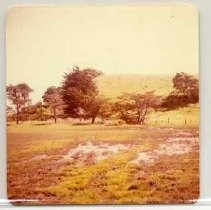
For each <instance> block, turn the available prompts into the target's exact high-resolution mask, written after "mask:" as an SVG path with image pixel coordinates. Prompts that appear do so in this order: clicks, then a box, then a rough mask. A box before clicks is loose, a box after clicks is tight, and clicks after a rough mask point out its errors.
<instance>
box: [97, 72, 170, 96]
mask: <svg viewBox="0 0 211 210" xmlns="http://www.w3.org/2000/svg"><path fill="white" fill-rule="evenodd" d="M97 85H98V89H99V91H100V94H102V95H104V96H106V97H108V98H115V97H117V96H120V95H121V94H122V93H123V92H127V93H144V92H147V91H151V90H156V92H155V93H156V94H157V95H167V94H169V93H170V92H171V90H172V77H171V76H146V75H135V74H128V75H127V74H113V75H103V76H100V77H99V78H97Z"/></svg>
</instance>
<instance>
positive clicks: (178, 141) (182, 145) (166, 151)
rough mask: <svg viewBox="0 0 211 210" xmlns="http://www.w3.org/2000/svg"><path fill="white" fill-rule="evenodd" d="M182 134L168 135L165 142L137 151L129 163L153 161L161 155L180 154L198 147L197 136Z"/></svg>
mask: <svg viewBox="0 0 211 210" xmlns="http://www.w3.org/2000/svg"><path fill="white" fill-rule="evenodd" d="M180 134H181V133H180ZM183 135H184V136H186V137H170V138H168V139H167V141H166V142H165V143H161V144H160V145H158V148H156V149H154V150H152V151H148V152H141V153H139V154H138V156H137V157H136V158H135V159H134V160H132V161H130V163H132V164H140V163H141V162H142V163H143V162H145V163H153V162H155V161H156V160H157V159H159V158H160V157H163V156H171V155H182V154H187V153H189V152H192V151H195V150H196V149H198V138H195V137H190V134H189V133H183Z"/></svg>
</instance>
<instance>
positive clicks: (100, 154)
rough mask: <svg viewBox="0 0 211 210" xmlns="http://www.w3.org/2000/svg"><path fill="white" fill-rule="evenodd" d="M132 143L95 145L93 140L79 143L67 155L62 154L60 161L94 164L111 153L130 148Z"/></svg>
mask: <svg viewBox="0 0 211 210" xmlns="http://www.w3.org/2000/svg"><path fill="white" fill-rule="evenodd" d="M129 147H130V145H125V144H113V145H111V144H106V143H105V144H103V143H102V144H98V145H94V144H93V143H92V142H91V141H88V142H86V143H84V144H79V145H78V146H77V147H75V148H72V149H70V150H69V152H68V153H67V154H66V155H63V156H62V159H61V160H59V161H68V162H73V163H74V164H75V163H77V164H80V165H81V164H82V165H84V164H92V163H96V162H98V161H101V160H104V159H107V158H109V157H110V156H111V155H114V154H117V153H118V152H121V151H126V150H128V149H129Z"/></svg>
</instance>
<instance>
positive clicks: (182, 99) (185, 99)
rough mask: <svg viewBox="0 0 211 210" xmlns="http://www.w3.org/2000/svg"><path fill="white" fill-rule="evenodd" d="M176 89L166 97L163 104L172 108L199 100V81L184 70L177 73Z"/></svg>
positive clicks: (174, 84) (174, 81)
mask: <svg viewBox="0 0 211 210" xmlns="http://www.w3.org/2000/svg"><path fill="white" fill-rule="evenodd" d="M172 82H173V88H174V90H173V91H172V92H171V93H170V94H169V95H168V96H167V97H166V98H165V100H164V103H163V106H164V107H166V108H168V109H172V108H177V107H183V106H187V105H188V104H190V103H198V102H199V81H198V79H197V78H195V77H193V76H192V75H188V74H186V73H184V72H181V73H177V74H176V75H175V76H174V77H173V79H172Z"/></svg>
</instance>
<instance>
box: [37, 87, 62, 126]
mask: <svg viewBox="0 0 211 210" xmlns="http://www.w3.org/2000/svg"><path fill="white" fill-rule="evenodd" d="M42 98H43V102H44V106H45V107H47V108H50V109H51V111H52V113H53V117H54V122H55V123H57V115H58V112H59V111H60V112H61V110H62V109H63V106H64V102H63V99H62V89H61V88H60V87H54V86H51V87H49V88H48V89H47V90H46V91H45V93H44V95H43V96H42ZM41 111H42V110H41Z"/></svg>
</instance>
